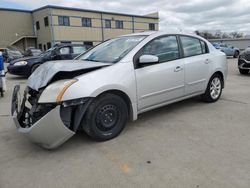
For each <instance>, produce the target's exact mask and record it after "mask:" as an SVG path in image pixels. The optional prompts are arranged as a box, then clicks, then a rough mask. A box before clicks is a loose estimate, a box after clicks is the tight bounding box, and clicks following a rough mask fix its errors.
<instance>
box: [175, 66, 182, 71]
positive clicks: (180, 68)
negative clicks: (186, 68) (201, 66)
mask: <svg viewBox="0 0 250 188" xmlns="http://www.w3.org/2000/svg"><path fill="white" fill-rule="evenodd" d="M182 70H183V69H182V67H181V66H177V67H175V69H174V72H180V71H182Z"/></svg>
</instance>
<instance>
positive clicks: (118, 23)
mask: <svg viewBox="0 0 250 188" xmlns="http://www.w3.org/2000/svg"><path fill="white" fill-rule="evenodd" d="M115 27H116V28H117V29H123V21H121V20H116V21H115Z"/></svg>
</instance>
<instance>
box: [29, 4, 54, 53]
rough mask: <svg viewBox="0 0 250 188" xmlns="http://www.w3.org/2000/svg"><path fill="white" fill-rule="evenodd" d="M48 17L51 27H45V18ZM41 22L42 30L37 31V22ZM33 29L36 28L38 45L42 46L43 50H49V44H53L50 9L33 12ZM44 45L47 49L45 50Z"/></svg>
mask: <svg viewBox="0 0 250 188" xmlns="http://www.w3.org/2000/svg"><path fill="white" fill-rule="evenodd" d="M45 17H48V20H49V25H48V26H47V27H45V24H44V18H45ZM37 21H39V25H40V29H39V30H37V29H36V27H35V24H36V22H37ZM33 27H34V28H35V34H36V36H37V45H38V46H39V44H41V45H42V47H43V50H46V49H48V46H47V43H48V42H50V43H52V30H51V19H50V9H49V8H46V9H42V10H39V11H35V12H33ZM44 45H45V47H46V48H44Z"/></svg>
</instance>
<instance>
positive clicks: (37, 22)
mask: <svg viewBox="0 0 250 188" xmlns="http://www.w3.org/2000/svg"><path fill="white" fill-rule="evenodd" d="M39 29H40V23H39V21H36V30H39Z"/></svg>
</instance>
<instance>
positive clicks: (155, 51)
mask: <svg viewBox="0 0 250 188" xmlns="http://www.w3.org/2000/svg"><path fill="white" fill-rule="evenodd" d="M142 55H154V56H157V57H158V58H159V63H162V62H167V61H172V60H176V59H179V58H180V53H179V48H178V42H177V39H176V36H165V37H160V38H156V39H154V40H152V41H151V42H149V43H148V44H147V45H146V46H145V47H144V48H143V50H142Z"/></svg>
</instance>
